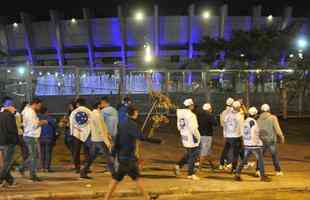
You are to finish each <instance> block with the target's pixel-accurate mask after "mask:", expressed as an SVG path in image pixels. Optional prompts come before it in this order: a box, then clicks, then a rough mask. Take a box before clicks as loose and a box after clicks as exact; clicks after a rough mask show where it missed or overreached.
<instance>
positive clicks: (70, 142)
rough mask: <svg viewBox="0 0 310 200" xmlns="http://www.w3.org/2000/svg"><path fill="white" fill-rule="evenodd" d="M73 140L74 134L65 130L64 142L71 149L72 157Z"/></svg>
mask: <svg viewBox="0 0 310 200" xmlns="http://www.w3.org/2000/svg"><path fill="white" fill-rule="evenodd" d="M73 140H74V138H73V136H72V135H70V133H69V132H65V137H64V142H65V145H66V147H67V148H68V149H69V151H70V155H71V157H72V158H73Z"/></svg>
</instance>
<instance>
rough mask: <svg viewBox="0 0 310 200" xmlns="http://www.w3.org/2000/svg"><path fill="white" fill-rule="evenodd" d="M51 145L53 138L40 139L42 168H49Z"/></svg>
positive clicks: (52, 145) (52, 144)
mask: <svg viewBox="0 0 310 200" xmlns="http://www.w3.org/2000/svg"><path fill="white" fill-rule="evenodd" d="M53 147H54V141H53V140H41V141H40V153H41V164H42V168H43V169H50V167H51V162H52V153H53Z"/></svg>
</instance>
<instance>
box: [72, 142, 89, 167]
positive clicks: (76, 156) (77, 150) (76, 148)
mask: <svg viewBox="0 0 310 200" xmlns="http://www.w3.org/2000/svg"><path fill="white" fill-rule="evenodd" d="M82 147H83V149H84V155H85V161H88V160H89V159H90V157H89V154H90V149H89V146H88V145H87V144H86V142H82V141H81V140H79V139H77V138H75V137H73V162H74V166H75V169H76V170H80V168H81V155H80V154H81V149H82Z"/></svg>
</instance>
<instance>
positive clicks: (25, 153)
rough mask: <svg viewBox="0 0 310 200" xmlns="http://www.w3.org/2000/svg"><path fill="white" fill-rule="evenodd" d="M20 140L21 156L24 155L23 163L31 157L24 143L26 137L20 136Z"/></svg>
mask: <svg viewBox="0 0 310 200" xmlns="http://www.w3.org/2000/svg"><path fill="white" fill-rule="evenodd" d="M18 138H19V140H18V141H19V143H18V144H19V146H20V151H21V155H22V158H23V161H25V160H27V158H28V156H29V152H28V148H27V145H26V144H25V142H24V137H23V136H22V135H19V136H18Z"/></svg>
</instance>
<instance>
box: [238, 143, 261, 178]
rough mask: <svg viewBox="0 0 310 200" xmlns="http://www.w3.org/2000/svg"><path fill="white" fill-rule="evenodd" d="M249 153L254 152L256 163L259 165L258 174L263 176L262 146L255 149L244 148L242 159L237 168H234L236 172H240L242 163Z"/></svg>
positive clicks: (246, 159) (246, 160) (245, 162)
mask: <svg viewBox="0 0 310 200" xmlns="http://www.w3.org/2000/svg"><path fill="white" fill-rule="evenodd" d="M251 154H254V156H255V157H256V160H257V165H258V166H259V171H260V175H261V176H262V177H263V176H265V167H264V156H263V148H255V149H249V148H245V149H244V159H243V160H242V161H241V164H240V165H239V167H238V169H237V170H236V174H240V173H241V171H242V169H243V167H244V165H246V164H247V162H248V159H249V157H250V155H251Z"/></svg>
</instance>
